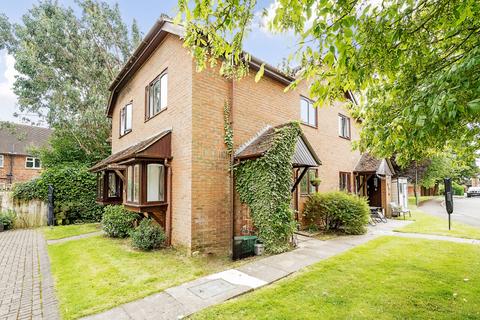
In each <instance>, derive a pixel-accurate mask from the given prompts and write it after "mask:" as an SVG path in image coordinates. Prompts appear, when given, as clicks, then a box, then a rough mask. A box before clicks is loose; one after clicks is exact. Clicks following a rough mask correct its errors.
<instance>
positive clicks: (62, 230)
mask: <svg viewBox="0 0 480 320" xmlns="http://www.w3.org/2000/svg"><path fill="white" fill-rule="evenodd" d="M100 230H101V226H100V223H85V224H70V225H67V226H55V227H43V228H42V232H43V234H44V235H45V238H47V240H55V239H62V238H68V237H73V236H78V235H81V234H85V233H91V232H95V231H100Z"/></svg>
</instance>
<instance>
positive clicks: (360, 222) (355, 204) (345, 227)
mask: <svg viewBox="0 0 480 320" xmlns="http://www.w3.org/2000/svg"><path fill="white" fill-rule="evenodd" d="M303 215H304V217H305V220H306V222H307V223H309V224H310V225H314V226H316V227H318V228H320V229H324V230H325V231H336V232H344V233H346V234H363V233H365V232H366V231H367V229H366V225H367V223H368V219H369V216H370V209H369V207H368V203H367V200H366V199H365V198H362V197H358V196H356V195H352V194H348V193H345V192H340V191H335V192H326V193H314V194H313V195H311V196H310V197H309V198H308V200H307V202H306V204H305V208H304V211H303Z"/></svg>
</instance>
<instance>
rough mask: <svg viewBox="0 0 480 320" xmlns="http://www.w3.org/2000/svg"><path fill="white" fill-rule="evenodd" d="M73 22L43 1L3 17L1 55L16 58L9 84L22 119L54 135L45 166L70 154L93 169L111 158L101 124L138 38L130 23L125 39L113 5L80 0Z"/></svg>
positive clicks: (105, 125) (70, 13)
mask: <svg viewBox="0 0 480 320" xmlns="http://www.w3.org/2000/svg"><path fill="white" fill-rule="evenodd" d="M76 4H77V5H78V7H79V8H80V14H79V15H77V14H76V13H75V11H74V10H73V9H72V8H67V7H64V6H61V5H59V4H58V2H56V1H48V0H47V1H41V2H40V3H39V4H38V5H34V6H33V7H32V8H31V9H30V10H29V11H28V12H27V13H26V14H25V15H24V16H23V17H22V22H21V23H10V22H9V21H8V19H7V18H6V17H5V15H0V49H7V50H8V52H9V53H10V54H12V55H13V56H14V58H15V69H16V70H17V71H18V73H19V75H18V77H17V78H16V81H15V83H14V92H15V94H16V95H17V97H18V104H19V107H20V110H21V111H24V112H28V113H34V114H37V115H39V116H40V117H41V118H43V119H45V120H46V122H47V123H48V124H49V125H50V127H52V128H54V129H55V130H56V133H55V134H54V135H53V137H52V140H53V143H52V145H53V147H52V148H50V149H45V150H43V151H42V154H44V155H47V154H48V153H54V154H51V155H50V156H49V159H50V160H53V159H55V161H62V159H63V156H64V155H65V154H66V153H69V152H71V154H70V156H69V157H68V162H71V160H72V158H74V157H76V159H74V160H75V161H77V162H80V163H86V164H91V163H92V162H96V161H97V160H99V159H101V158H103V157H104V156H106V155H107V154H108V153H109V144H108V142H107V139H108V138H109V136H110V122H109V120H108V119H107V118H106V117H105V109H106V105H107V101H108V93H109V92H108V86H109V84H110V82H111V81H112V80H113V78H114V77H115V76H116V74H117V73H118V71H119V69H120V67H121V66H122V65H123V64H124V62H125V61H126V59H128V57H129V56H130V54H131V52H132V51H133V49H134V48H135V47H136V45H137V44H138V43H139V41H140V39H141V37H140V33H139V31H138V27H137V26H136V23H135V21H134V22H133V24H132V26H131V31H130V32H129V31H128V27H127V25H126V24H125V23H124V22H123V21H122V20H121V16H120V11H119V8H118V6H117V5H115V6H111V5H109V4H107V3H106V2H103V1H96V0H78V1H76Z"/></svg>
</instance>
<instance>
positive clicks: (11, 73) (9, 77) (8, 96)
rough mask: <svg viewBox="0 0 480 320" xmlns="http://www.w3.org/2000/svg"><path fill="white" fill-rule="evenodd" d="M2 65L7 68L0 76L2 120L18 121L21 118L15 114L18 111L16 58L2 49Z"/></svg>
mask: <svg viewBox="0 0 480 320" xmlns="http://www.w3.org/2000/svg"><path fill="white" fill-rule="evenodd" d="M0 65H2V66H3V67H4V68H5V69H4V72H3V75H1V76H0V79H1V80H0V101H1V103H0V120H2V121H16V122H18V120H19V119H17V118H15V117H14V116H13V114H14V113H15V112H18V107H17V96H16V95H15V93H13V83H14V82H15V76H16V75H17V74H18V73H17V71H16V70H15V59H14V58H13V56H11V55H9V54H7V52H6V51H0Z"/></svg>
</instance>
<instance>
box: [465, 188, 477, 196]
mask: <svg viewBox="0 0 480 320" xmlns="http://www.w3.org/2000/svg"><path fill="white" fill-rule="evenodd" d="M475 196H480V187H470V188H468V190H467V197H468V198H470V197H475Z"/></svg>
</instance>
